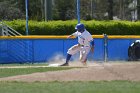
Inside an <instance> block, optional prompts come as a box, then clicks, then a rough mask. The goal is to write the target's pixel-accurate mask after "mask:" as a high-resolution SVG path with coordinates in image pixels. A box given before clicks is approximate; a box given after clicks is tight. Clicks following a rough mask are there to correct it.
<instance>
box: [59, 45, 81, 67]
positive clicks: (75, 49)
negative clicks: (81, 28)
mask: <svg viewBox="0 0 140 93" xmlns="http://www.w3.org/2000/svg"><path fill="white" fill-rule="evenodd" d="M78 51H80V46H79V44H76V45H74V46H72V47H71V48H70V49H69V50H68V52H67V57H66V62H65V63H64V64H62V65H60V66H68V65H69V60H70V58H71V56H72V55H74V54H76V53H77V52H78Z"/></svg>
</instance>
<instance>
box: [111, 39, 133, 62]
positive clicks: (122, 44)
mask: <svg viewBox="0 0 140 93" xmlns="http://www.w3.org/2000/svg"><path fill="white" fill-rule="evenodd" d="M130 44H131V41H130V40H129V39H117V40H116V39H110V40H108V60H127V59H128V47H129V45H130Z"/></svg>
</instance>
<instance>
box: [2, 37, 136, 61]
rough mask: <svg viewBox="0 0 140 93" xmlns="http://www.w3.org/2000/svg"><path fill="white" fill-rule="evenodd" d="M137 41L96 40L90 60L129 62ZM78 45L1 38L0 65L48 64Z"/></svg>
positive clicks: (70, 41)
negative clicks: (129, 54) (133, 43)
mask: <svg viewBox="0 0 140 93" xmlns="http://www.w3.org/2000/svg"><path fill="white" fill-rule="evenodd" d="M93 37H94V36H93ZM137 39H139V37H138V38H109V36H108V38H104V37H103V38H94V40H95V50H94V54H92V53H90V54H89V57H88V59H89V60H93V61H104V60H105V59H107V60H108V61H114V60H128V47H129V46H130V45H131V43H132V42H134V41H135V40H137ZM105 40H106V41H107V42H106V43H105ZM76 43H77V39H66V38H52V39H51V38H41V39H40V37H38V38H31V37H30V38H28V37H27V38H26V37H24V38H16V37H15V38H12V39H11V38H0V63H35V62H48V60H49V59H50V58H52V57H54V56H55V55H56V54H62V55H63V56H64V57H65V56H66V53H67V50H68V49H69V48H70V47H71V46H73V45H74V44H76ZM105 44H106V45H107V46H105ZM105 49H106V51H105Z"/></svg>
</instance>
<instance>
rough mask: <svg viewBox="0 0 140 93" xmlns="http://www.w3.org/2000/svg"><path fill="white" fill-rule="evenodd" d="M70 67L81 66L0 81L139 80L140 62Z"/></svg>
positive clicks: (73, 65) (71, 65)
mask: <svg viewBox="0 0 140 93" xmlns="http://www.w3.org/2000/svg"><path fill="white" fill-rule="evenodd" d="M70 67H82V68H74V69H70V70H62V71H53V72H42V73H33V74H27V75H18V76H11V77H5V78H0V81H24V82H34V81H101V80H105V81H111V80H129V81H140V62H131V63H128V62H121V63H120V62H119V63H118V62H117V63H116V62H114V63H113V62H109V63H88V65H87V66H83V65H82V64H81V63H78V62H77V63H76V62H72V63H70Z"/></svg>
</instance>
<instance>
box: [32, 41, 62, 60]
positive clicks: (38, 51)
mask: <svg viewBox="0 0 140 93" xmlns="http://www.w3.org/2000/svg"><path fill="white" fill-rule="evenodd" d="M33 46H34V53H33V56H34V57H33V58H34V61H35V62H46V61H48V60H49V59H50V58H52V57H53V56H54V55H56V54H57V53H63V40H62V39H57V40H55V39H50V40H33Z"/></svg>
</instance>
